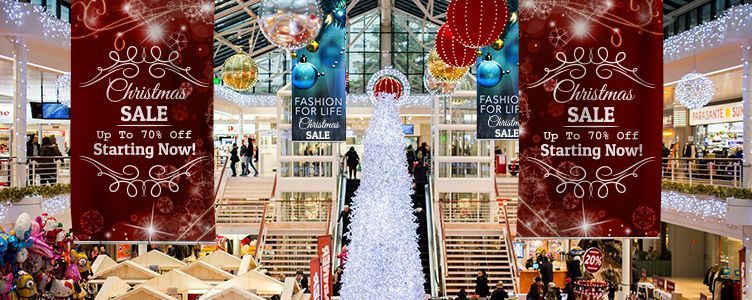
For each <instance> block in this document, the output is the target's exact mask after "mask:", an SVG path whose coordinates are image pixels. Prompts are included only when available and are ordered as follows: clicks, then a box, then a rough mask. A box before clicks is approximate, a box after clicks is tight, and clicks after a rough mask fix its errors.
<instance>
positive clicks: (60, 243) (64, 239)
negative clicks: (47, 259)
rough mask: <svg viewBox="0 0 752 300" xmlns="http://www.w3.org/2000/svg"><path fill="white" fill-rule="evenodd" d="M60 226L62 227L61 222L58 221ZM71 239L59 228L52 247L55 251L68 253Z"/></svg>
mask: <svg viewBox="0 0 752 300" xmlns="http://www.w3.org/2000/svg"><path fill="white" fill-rule="evenodd" d="M60 226H61V228H62V226H63V224H62V223H60ZM71 241H72V239H71V235H70V234H69V233H65V232H63V231H62V229H61V230H60V232H58V233H57V237H55V246H54V247H53V249H54V250H55V253H58V254H64V253H68V251H69V250H70V243H71Z"/></svg>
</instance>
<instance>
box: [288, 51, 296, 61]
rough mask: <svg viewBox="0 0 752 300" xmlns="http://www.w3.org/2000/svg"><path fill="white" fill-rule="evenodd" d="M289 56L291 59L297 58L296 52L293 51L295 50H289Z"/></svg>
mask: <svg viewBox="0 0 752 300" xmlns="http://www.w3.org/2000/svg"><path fill="white" fill-rule="evenodd" d="M290 58H292V59H296V58H298V52H295V51H293V52H290Z"/></svg>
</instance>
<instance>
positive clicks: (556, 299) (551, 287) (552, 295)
mask: <svg viewBox="0 0 752 300" xmlns="http://www.w3.org/2000/svg"><path fill="white" fill-rule="evenodd" d="M547 287H548V289H547V291H546V296H545V297H543V299H544V300H560V298H561V296H560V295H561V292H560V291H559V288H557V287H556V284H555V283H553V282H549V283H548V286H547Z"/></svg>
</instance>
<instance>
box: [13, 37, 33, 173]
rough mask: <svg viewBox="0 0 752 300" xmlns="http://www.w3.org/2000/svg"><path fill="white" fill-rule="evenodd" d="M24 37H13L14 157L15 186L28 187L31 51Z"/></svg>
mask: <svg viewBox="0 0 752 300" xmlns="http://www.w3.org/2000/svg"><path fill="white" fill-rule="evenodd" d="M25 43H26V41H25V39H24V38H23V37H18V36H17V37H13V38H12V40H11V47H12V51H13V118H14V120H13V137H12V139H13V155H14V156H15V157H16V165H15V168H14V172H15V175H14V178H13V184H15V186H19V187H23V186H26V106H27V105H28V99H27V98H26V81H27V78H28V76H27V73H26V63H27V61H28V53H29V49H28V48H27V47H26V44H25Z"/></svg>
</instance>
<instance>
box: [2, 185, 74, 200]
mask: <svg viewBox="0 0 752 300" xmlns="http://www.w3.org/2000/svg"><path fill="white" fill-rule="evenodd" d="M65 194H70V184H54V185H38V186H26V187H9V188H4V189H0V201H7V202H10V203H15V202H18V201H21V199H23V198H27V197H34V196H42V197H45V198H50V197H54V196H58V195H65Z"/></svg>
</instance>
